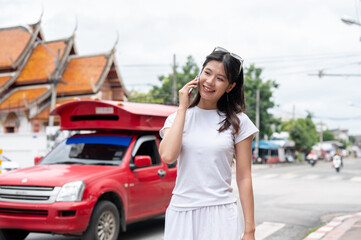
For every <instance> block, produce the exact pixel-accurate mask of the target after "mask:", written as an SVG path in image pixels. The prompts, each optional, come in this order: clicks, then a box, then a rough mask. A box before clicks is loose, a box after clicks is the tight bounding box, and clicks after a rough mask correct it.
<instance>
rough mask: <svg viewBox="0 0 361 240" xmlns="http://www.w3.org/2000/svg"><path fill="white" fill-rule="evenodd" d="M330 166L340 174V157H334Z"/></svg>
mask: <svg viewBox="0 0 361 240" xmlns="http://www.w3.org/2000/svg"><path fill="white" fill-rule="evenodd" d="M332 165H333V167H334V168H335V169H336V172H340V170H341V167H342V159H341V156H340V155H335V156H333V158H332Z"/></svg>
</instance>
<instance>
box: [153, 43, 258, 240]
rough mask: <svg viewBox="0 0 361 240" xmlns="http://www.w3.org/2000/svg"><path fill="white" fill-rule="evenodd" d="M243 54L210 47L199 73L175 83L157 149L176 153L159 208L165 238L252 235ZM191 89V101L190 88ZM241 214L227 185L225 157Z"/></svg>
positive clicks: (251, 128)
mask: <svg viewBox="0 0 361 240" xmlns="http://www.w3.org/2000/svg"><path fill="white" fill-rule="evenodd" d="M243 81H244V80H243V60H242V58H241V57H239V56H238V55H236V54H233V53H230V52H228V51H227V50H225V49H224V48H220V47H216V48H215V49H214V51H213V52H212V53H211V54H210V55H208V56H207V58H206V60H205V62H204V63H203V67H202V71H201V74H200V76H199V78H196V79H194V80H192V81H190V82H188V83H187V84H186V85H184V86H183V88H182V89H180V90H179V108H178V110H177V112H175V113H174V114H172V115H170V116H168V118H167V120H166V122H165V124H164V127H163V128H162V129H161V130H160V136H161V137H162V138H163V139H162V141H161V143H160V146H159V152H160V154H161V158H162V160H163V161H164V162H166V163H173V162H175V161H178V172H177V180H176V184H175V187H174V190H173V195H172V199H171V202H170V204H169V207H168V209H167V211H166V216H165V230H164V239H165V240H178V239H179V240H184V239H186V240H222V239H227V240H240V239H242V240H254V239H255V222H254V198H253V187H252V177H251V163H252V140H253V137H254V136H255V134H257V133H258V129H257V128H256V127H255V125H254V124H253V123H252V121H251V120H250V119H249V118H248V116H247V115H246V114H245V98H244V84H243ZM194 88H197V90H198V91H197V93H196V95H195V97H194V99H193V101H192V103H191V102H190V91H191V89H194ZM233 157H235V160H236V181H237V185H238V192H239V198H240V201H241V205H242V210H243V216H244V222H245V226H244V232H243V233H242V226H241V217H240V212H239V210H240V209H238V207H237V197H236V194H234V193H233V192H232V191H233V189H232V187H231V180H232V169H231V166H232V161H233Z"/></svg>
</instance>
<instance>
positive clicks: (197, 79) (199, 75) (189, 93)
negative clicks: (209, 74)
mask: <svg viewBox="0 0 361 240" xmlns="http://www.w3.org/2000/svg"><path fill="white" fill-rule="evenodd" d="M201 73H202V70H201V71H200V72H199V74H198V75H197V78H196V81H197V82H199V78H200V77H201ZM193 89H194V88H191V89H189V92H188V96H189V95H191V93H192V91H193Z"/></svg>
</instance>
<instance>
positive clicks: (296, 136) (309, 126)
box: [281, 113, 318, 152]
mask: <svg viewBox="0 0 361 240" xmlns="http://www.w3.org/2000/svg"><path fill="white" fill-rule="evenodd" d="M281 129H282V130H283V131H288V132H289V133H290V137H291V139H292V140H293V141H294V142H295V148H296V150H299V151H302V152H308V151H311V149H312V146H313V145H314V144H315V143H316V142H317V141H318V135H317V131H316V126H315V124H314V123H313V121H312V115H311V114H310V113H308V115H307V117H306V118H298V119H296V120H295V121H294V120H289V121H285V122H282V124H281Z"/></svg>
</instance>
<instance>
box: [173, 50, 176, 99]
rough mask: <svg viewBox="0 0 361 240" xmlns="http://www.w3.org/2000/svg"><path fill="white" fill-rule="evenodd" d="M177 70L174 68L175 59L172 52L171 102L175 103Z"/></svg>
mask: <svg viewBox="0 0 361 240" xmlns="http://www.w3.org/2000/svg"><path fill="white" fill-rule="evenodd" d="M176 74H177V70H176V61H175V54H173V87H172V97H173V99H172V103H173V104H174V105H175V104H177V76H176Z"/></svg>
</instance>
